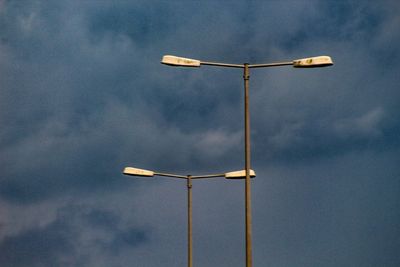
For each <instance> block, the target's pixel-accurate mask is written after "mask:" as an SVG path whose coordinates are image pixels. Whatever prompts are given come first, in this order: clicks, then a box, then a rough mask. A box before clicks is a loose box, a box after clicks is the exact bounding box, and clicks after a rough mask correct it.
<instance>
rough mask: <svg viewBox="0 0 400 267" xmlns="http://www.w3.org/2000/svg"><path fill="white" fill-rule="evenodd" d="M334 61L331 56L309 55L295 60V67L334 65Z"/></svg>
mask: <svg viewBox="0 0 400 267" xmlns="http://www.w3.org/2000/svg"><path fill="white" fill-rule="evenodd" d="M332 65H333V61H332V59H331V57H329V56H319V57H309V58H302V59H296V60H293V67H295V68H319V67H328V66H332Z"/></svg>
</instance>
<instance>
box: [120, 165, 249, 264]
mask: <svg viewBox="0 0 400 267" xmlns="http://www.w3.org/2000/svg"><path fill="white" fill-rule="evenodd" d="M123 174H125V175H129V176H138V177H154V176H164V177H171V178H177V179H186V181H187V196H188V211H187V214H188V267H192V266H193V238H192V236H193V235H192V180H193V179H209V178H218V177H225V179H243V178H245V177H246V171H245V170H241V171H233V172H226V173H219V174H208V175H179V174H170V173H160V172H154V171H149V170H144V169H138V168H133V167H126V168H125V169H124V171H123ZM250 176H251V177H255V176H256V173H255V172H254V171H253V170H250Z"/></svg>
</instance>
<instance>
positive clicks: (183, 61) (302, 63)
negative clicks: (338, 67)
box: [161, 55, 333, 267]
mask: <svg viewBox="0 0 400 267" xmlns="http://www.w3.org/2000/svg"><path fill="white" fill-rule="evenodd" d="M161 63H162V64H166V65H170V66H175V67H200V66H201V65H209V66H217V67H228V68H243V80H244V139H245V142H244V149H245V152H244V154H245V173H246V177H245V224H246V230H245V231H246V267H252V266H253V260H252V258H253V257H252V229H251V228H252V227H251V225H252V219H251V188H250V168H251V164H250V111H249V109H250V108H249V106H250V103H249V80H250V68H265V67H278V66H288V65H290V66H293V67H296V68H316V67H326V66H331V65H333V61H332V59H331V58H330V57H329V56H319V57H311V58H303V59H296V60H293V61H288V62H277V63H266V64H251V65H250V64H248V63H244V64H227V63H219V62H207V61H200V60H197V59H190V58H183V57H176V56H171V55H165V56H163V58H162V60H161Z"/></svg>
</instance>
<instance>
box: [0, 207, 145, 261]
mask: <svg viewBox="0 0 400 267" xmlns="http://www.w3.org/2000/svg"><path fill="white" fill-rule="evenodd" d="M148 234H149V232H148V230H145V229H139V228H138V227H135V228H132V227H130V228H129V227H124V226H121V220H120V218H119V216H118V215H117V214H115V213H113V212H111V211H108V210H101V209H96V208H94V209H88V207H87V206H82V205H81V206H67V207H63V208H61V209H60V210H59V211H58V213H57V217H56V219H55V220H54V221H53V222H51V223H50V224H48V225H46V226H39V227H36V228H30V229H28V230H26V231H23V232H21V233H19V234H17V235H13V236H6V237H5V238H3V240H2V241H1V242H0V248H1V252H0V260H1V263H2V266H26V265H29V266H71V265H73V266H87V265H88V264H91V263H90V261H91V259H90V257H89V253H93V252H94V251H96V250H98V251H99V252H100V253H105V254H108V255H113V256H118V254H119V252H120V251H121V250H122V249H131V248H134V247H136V246H138V245H140V244H142V243H144V242H147V241H148ZM113 256H111V257H113Z"/></svg>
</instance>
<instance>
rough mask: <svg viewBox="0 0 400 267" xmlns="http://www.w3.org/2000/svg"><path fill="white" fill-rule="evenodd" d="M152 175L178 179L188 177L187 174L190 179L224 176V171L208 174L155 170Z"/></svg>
mask: <svg viewBox="0 0 400 267" xmlns="http://www.w3.org/2000/svg"><path fill="white" fill-rule="evenodd" d="M154 175H155V176H164V177H170V178H178V179H188V177H189V176H190V179H209V178H218V177H225V174H224V173H220V174H208V175H179V174H171V173H161V172H155V173H154Z"/></svg>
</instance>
